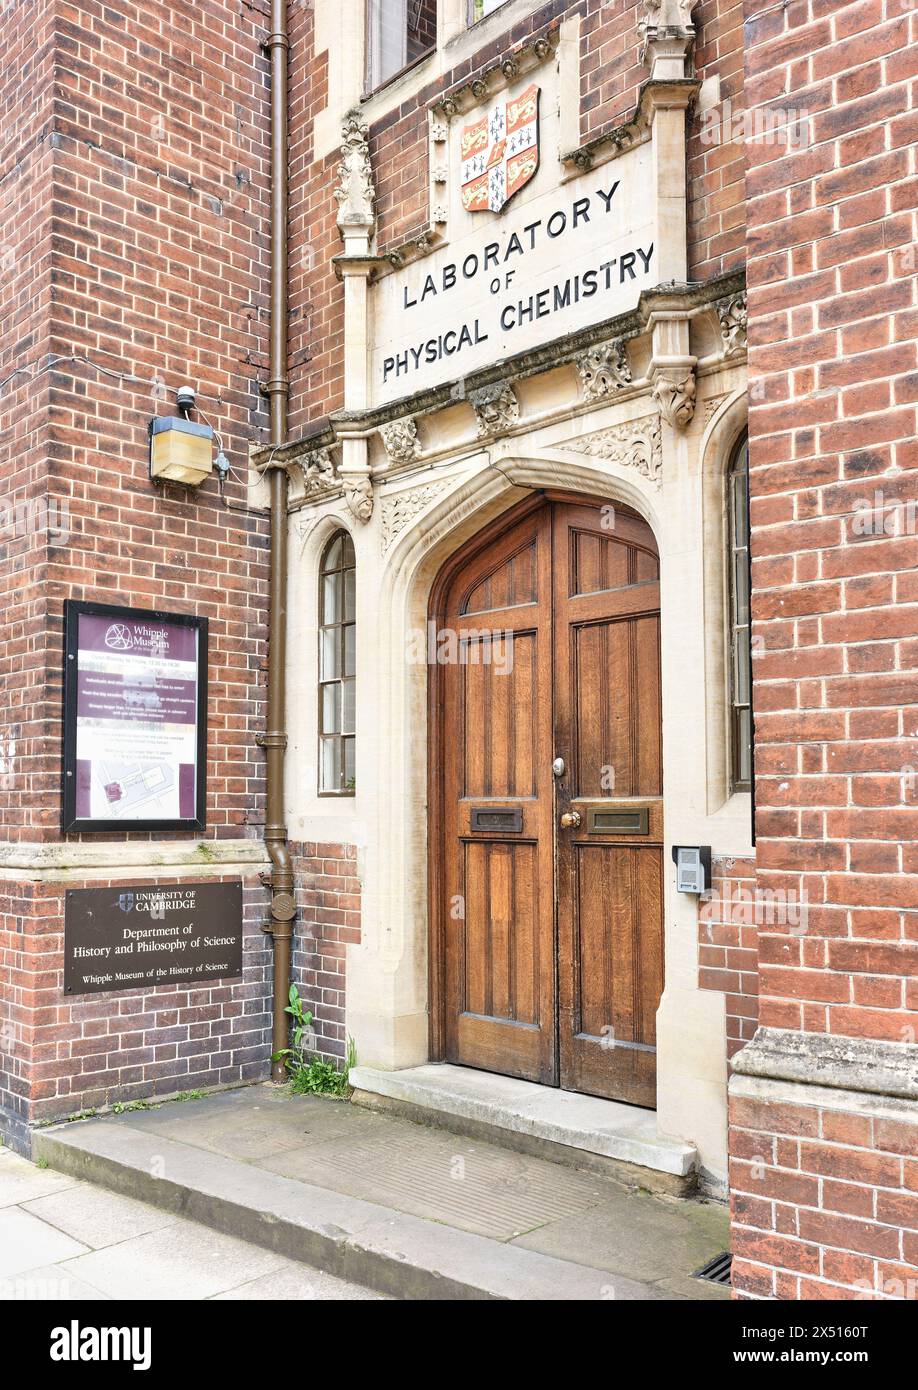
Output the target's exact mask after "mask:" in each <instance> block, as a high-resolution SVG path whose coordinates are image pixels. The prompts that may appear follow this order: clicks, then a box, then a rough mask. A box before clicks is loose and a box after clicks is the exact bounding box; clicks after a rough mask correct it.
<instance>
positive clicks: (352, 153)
mask: <svg viewBox="0 0 918 1390" xmlns="http://www.w3.org/2000/svg"><path fill="white" fill-rule="evenodd" d="M335 198H336V199H337V202H338V226H339V228H340V229H341V232H342V235H343V234H344V233H345V232H346V231H347V229H348V228H353V229H354V230H362V231H364V232H366V233H367V234H370V233H371V232H372V230H373V227H374V225H375V217H374V212H373V204H374V202H375V199H376V190H375V188H374V187H373V169H372V166H371V164H370V130H369V127H368V125H367V123H366V121H365V120H364V117H363V116H362V114H361V113H360V112H359V111H348V113H347V115H346V116H345V118H344V123H343V125H342V128H341V162H340V164H339V165H338V184H337V187H336V188H335Z"/></svg>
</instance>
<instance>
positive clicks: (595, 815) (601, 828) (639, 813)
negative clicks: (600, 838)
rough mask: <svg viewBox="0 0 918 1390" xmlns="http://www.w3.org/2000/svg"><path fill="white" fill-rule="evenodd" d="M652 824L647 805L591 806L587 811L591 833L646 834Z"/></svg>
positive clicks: (589, 831) (588, 826) (588, 830)
mask: <svg viewBox="0 0 918 1390" xmlns="http://www.w3.org/2000/svg"><path fill="white" fill-rule="evenodd" d="M649 826H650V811H649V809H648V808H647V807H646V806H626V807H616V808H615V809H614V810H613V809H612V807H609V809H608V810H606V809H605V808H604V807H602V806H591V807H590V809H589V810H588V811H587V834H589V835H646V834H647V831H648V829H649Z"/></svg>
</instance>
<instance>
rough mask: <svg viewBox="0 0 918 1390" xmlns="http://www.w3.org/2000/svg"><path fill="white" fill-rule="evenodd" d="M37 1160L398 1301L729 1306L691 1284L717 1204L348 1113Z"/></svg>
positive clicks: (287, 1105) (57, 1138) (327, 1108)
mask: <svg viewBox="0 0 918 1390" xmlns="http://www.w3.org/2000/svg"><path fill="white" fill-rule="evenodd" d="M35 1145H36V1152H37V1153H40V1154H44V1155H45V1157H46V1158H47V1160H48V1161H49V1162H50V1163H51V1165H52V1166H53V1167H55V1168H57V1169H61V1170H63V1171H66V1172H68V1173H70V1174H71V1175H72V1176H73V1177H76V1178H78V1179H89V1180H91V1181H93V1182H95V1183H98V1184H102V1185H105V1186H107V1187H108V1188H110V1189H113V1190H114V1191H116V1192H119V1193H121V1194H124V1195H125V1196H128V1197H131V1198H133V1199H135V1200H136V1199H142V1201H143V1202H145V1203H148V1204H151V1205H152V1206H154V1207H156V1208H158V1209H159V1210H160V1214H164V1213H165V1214H168V1215H170V1216H171V1217H173V1218H180V1219H182V1220H184V1221H186V1222H187V1220H188V1218H192V1219H193V1220H195V1221H197V1222H201V1223H202V1224H204V1225H207V1226H209V1227H211V1228H212V1229H213V1230H214V1231H218V1232H222V1233H223V1234H224V1235H227V1236H231V1237H234V1238H236V1239H237V1240H240V1239H241V1240H243V1241H245V1242H247V1243H248V1244H249V1245H253V1246H262V1247H264V1248H266V1249H267V1250H269V1251H270V1252H271V1254H272V1255H274V1256H281V1257H283V1259H284V1260H285V1262H286V1261H302V1262H304V1263H305V1264H312V1265H314V1266H316V1267H318V1268H320V1269H322V1270H324V1271H326V1272H327V1273H329V1274H331V1275H335V1276H337V1277H339V1278H344V1279H345V1280H347V1281H348V1282H350V1283H352V1284H354V1283H356V1284H359V1285H363V1286H367V1287H372V1288H376V1289H379V1290H380V1291H383V1292H386V1293H389V1294H391V1295H393V1296H395V1297H399V1298H412V1299H431V1298H451V1299H454V1298H462V1299H467V1298H473V1299H474V1298H486V1299H491V1298H497V1299H517V1300H519V1299H578V1300H579V1299H630V1300H636V1299H703V1298H715V1299H716V1298H724V1297H728V1296H729V1291H728V1290H727V1289H724V1288H722V1287H718V1286H715V1285H711V1284H707V1283H703V1282H701V1281H699V1280H696V1279H694V1278H692V1274H693V1271H694V1270H695V1269H697V1268H698V1267H699V1266H700V1265H702V1264H704V1263H705V1262H706V1261H707V1260H709V1259H710V1258H712V1257H713V1256H714V1255H716V1254H718V1253H719V1252H720V1251H722V1250H724V1249H725V1248H726V1247H727V1244H728V1238H727V1230H728V1223H727V1213H726V1210H725V1208H724V1207H723V1206H721V1205H720V1204H719V1203H716V1202H710V1201H704V1200H697V1199H694V1200H680V1199H676V1198H672V1197H670V1198H666V1197H658V1196H653V1195H651V1194H650V1193H646V1192H642V1191H634V1190H629V1189H627V1188H625V1187H624V1186H621V1185H620V1184H619V1183H617V1182H615V1181H613V1180H611V1179H610V1178H608V1177H605V1176H601V1175H599V1174H596V1173H593V1172H584V1171H580V1170H579V1169H576V1168H570V1167H565V1166H561V1165H559V1164H557V1163H553V1162H549V1161H547V1160H545V1159H542V1158H538V1157H534V1156H532V1155H529V1154H521V1153H516V1152H512V1151H509V1150H507V1149H506V1148H504V1147H500V1146H498V1145H496V1144H492V1143H488V1142H486V1141H484V1140H482V1139H479V1138H474V1139H471V1138H467V1137H463V1136H460V1135H455V1134H452V1133H450V1132H447V1131H443V1130H440V1129H436V1128H429V1127H427V1126H425V1125H420V1124H416V1123H412V1122H411V1121H410V1120H407V1119H403V1118H400V1117H395V1116H392V1115H388V1114H379V1113H376V1112H374V1111H372V1110H367V1109H364V1108H361V1107H357V1106H354V1105H352V1104H350V1103H348V1102H347V1101H336V1100H330V1099H327V1098H324V1097H318V1096H291V1095H289V1094H288V1093H287V1092H286V1091H285V1090H278V1089H276V1088H274V1087H272V1086H270V1085H262V1086H254V1087H248V1088H244V1089H241V1090H235V1091H227V1092H223V1093H221V1094H218V1095H211V1096H208V1097H205V1098H203V1099H200V1100H192V1101H186V1102H182V1103H179V1104H166V1105H161V1106H158V1107H156V1108H151V1109H145V1110H136V1111H132V1112H130V1113H126V1114H122V1115H120V1116H111V1117H105V1118H98V1119H93V1120H89V1121H81V1122H77V1123H73V1124H68V1125H63V1126H58V1127H56V1128H52V1129H46V1130H40V1131H38V1132H37V1134H36V1137H35ZM68 1234H69V1235H71V1237H72V1238H75V1239H79V1231H78V1230H77V1229H75V1228H71V1230H70V1231H69V1232H68ZM138 1238H139V1239H146V1240H149V1241H150V1242H151V1245H152V1236H151V1235H150V1234H147V1235H144V1236H139V1237H138ZM72 1258H73V1264H74V1272H75V1273H78V1272H79V1271H78V1270H77V1268H76V1266H77V1265H78V1263H79V1258H81V1257H72ZM82 1258H91V1257H82ZM68 1263H69V1262H68ZM101 1263H102V1262H101V1261H98V1260H96V1261H95V1263H94V1264H92V1265H88V1266H84V1268H96V1267H98V1266H99V1265H100V1264H101ZM288 1273H291V1274H292V1271H290V1270H289V1269H288ZM259 1277H261V1271H258V1272H256V1273H253V1274H252V1276H251V1279H250V1280H249V1282H252V1281H253V1280H254V1279H257V1278H259ZM237 1282H238V1284H240V1285H241V1284H242V1283H243V1282H245V1281H244V1279H243V1278H240V1279H239V1280H238V1281H237ZM201 1296H204V1297H210V1296H213V1294H211V1293H207V1294H203V1295H201Z"/></svg>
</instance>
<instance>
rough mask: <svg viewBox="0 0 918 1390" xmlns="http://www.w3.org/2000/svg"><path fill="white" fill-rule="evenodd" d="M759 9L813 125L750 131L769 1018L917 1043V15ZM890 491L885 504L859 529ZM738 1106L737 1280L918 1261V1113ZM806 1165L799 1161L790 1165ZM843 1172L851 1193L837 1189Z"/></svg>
mask: <svg viewBox="0 0 918 1390" xmlns="http://www.w3.org/2000/svg"><path fill="white" fill-rule="evenodd" d="M747 14H748V22H747V28H746V41H747V52H746V94H747V98H748V102H749V105H750V107H751V108H753V109H758V110H762V111H764V110H772V111H774V110H776V109H778V110H780V109H781V108H782V107H784V108H786V107H793V108H798V109H802V110H803V111H804V112H805V114H806V133H807V140H806V141H805V143H803V144H801V145H800V147H799V148H796V149H788V148H787V147H786V146H785V145H782V144H781V143H778V142H775V141H770V142H766V141H762V142H754V141H753V142H750V143H749V144H748V146H747V159H748V175H747V198H748V203H747V220H748V226H749V233H748V243H747V246H748V271H747V274H748V282H749V339H750V430H749V442H750V479H751V491H752V528H753V533H752V556H753V561H752V564H753V631H754V641H755V645H756V647H757V649H758V655H757V657H756V659H755V661H754V663H753V664H754V672H755V693H754V705H755V710H756V771H757V780H756V804H757V830H758V841H757V879H758V884H759V887H760V888H763V889H770V890H778V891H781V892H785V893H791V894H795V895H796V896H797V897H798V899H800V900H803V901H805V903H806V930H805V932H804V933H802V934H801V933H799V932H796V933H795V932H794V931H793V930H791V929H790V928H789V927H788V926H786V925H784V926H782V925H780V924H776V925H774V926H772V927H770V928H768V929H767V930H766V929H764V928H763V929H760V933H759V942H760V951H761V962H760V970H759V975H760V995H761V1004H760V1021H761V1023H762V1024H764V1025H769V1026H771V1027H773V1028H778V1029H793V1030H800V1031H802V1032H803V1033H804V1034H810V1033H812V1034H827V1033H828V1034H840V1035H844V1036H848V1037H854V1038H859V1039H886V1040H889V1041H890V1042H892V1043H894V1044H896V1045H900V1044H901V1045H903V1046H904V1045H906V1044H910V1043H911V1044H913V1043H914V1039H915V1029H916V1025H918V1008H916V1005H918V994H916V989H915V980H916V976H918V971H916V941H918V925H916V919H915V912H914V908H915V904H916V902H918V857H916V855H915V854H914V853H913V851H912V848H911V846H912V845H913V844H914V842H915V840H916V831H918V807H916V805H915V802H914V795H913V792H912V790H911V787H910V780H909V777H910V774H909V772H908V769H909V768H910V767H913V766H914V765H915V752H916V745H915V733H916V722H915V706H916V704H918V643H916V641H915V638H914V634H915V633H916V631H918V601H916V600H918V585H916V582H915V566H916V562H918V539H916V536H915V533H914V529H915V528H914V521H912V523H911V524H909V522H908V519H907V512H906V510H905V509H904V507H903V505H902V504H904V503H906V502H907V501H908V500H909V499H910V498H912V497H913V496H914V476H915V474H914V470H915V468H916V467H918V449H916V445H915V434H916V430H915V426H916V419H915V401H916V397H918V371H916V367H918V348H916V341H915V340H916V326H918V319H916V314H915V244H916V236H915V231H916V229H915V214H914V209H915V204H916V191H918V190H916V184H915V179H914V173H913V168H912V162H911V157H910V153H909V146H913V145H914V141H915V134H916V124H915V113H914V109H913V106H914V95H913V94H914V83H915V77H916V75H918V43H916V41H918V15H916V14H915V13H914V12H912V11H910V10H909V9H907V8H906V7H904V6H902V5H899V4H889V5H884V4H883V3H881V0H860V3H852V4H840V3H838V2H837V0H831V2H830V3H827V2H826V0H812V3H809V4H808V3H792V4H791V5H789V6H788V7H787V8H786V9H778V8H776V7H771V8H767V9H766V10H764V11H762V10H761V7H759V6H758V5H755V4H749V5H748V7H747ZM876 494H879V495H880V497H881V499H882V503H883V508H885V515H886V516H887V517H892V518H893V524H891V525H890V526H889V528H888V529H886V528H884V526H883V525H882V524H879V525H875V526H873V527H868V528H867V529H866V531H865V527H864V512H865V505H867V506H869V507H870V508H872V507H873V506H874V504H875V495H876ZM883 508H881V510H883ZM733 1122H734V1126H735V1130H734V1134H735V1140H734V1142H735V1143H736V1144H740V1145H745V1144H746V1143H747V1137H748V1136H747V1135H746V1131H748V1130H753V1131H755V1132H756V1134H757V1136H764V1138H762V1139H760V1138H759V1137H756V1139H755V1140H754V1143H756V1144H760V1150H759V1151H760V1153H761V1154H762V1156H763V1165H762V1166H760V1169H759V1176H758V1179H757V1182H758V1186H755V1185H754V1184H752V1183H750V1182H748V1181H745V1180H743V1181H742V1182H741V1183H740V1185H739V1190H740V1193H741V1195H740V1196H738V1197H737V1199H736V1201H735V1204H734V1218H735V1221H736V1228H735V1239H736V1241H737V1247H736V1248H737V1253H738V1255H739V1256H740V1262H739V1263H738V1264H737V1267H736V1268H737V1274H736V1283H737V1287H738V1289H739V1291H740V1292H741V1293H743V1294H746V1295H750V1296H754V1295H757V1294H759V1293H761V1292H762V1291H765V1292H766V1293H767V1292H769V1291H772V1290H773V1291H774V1293H775V1294H776V1295H777V1296H778V1297H796V1296H797V1293H795V1292H794V1290H795V1289H796V1290H798V1291H799V1293H800V1294H801V1295H802V1296H805V1297H809V1296H824V1295H825V1294H826V1292H827V1290H828V1289H829V1288H830V1287H831V1289H832V1290H834V1291H835V1292H837V1286H838V1285H843V1286H844V1287H845V1289H846V1290H848V1291H849V1293H850V1292H851V1291H853V1290H855V1288H856V1286H857V1283H858V1280H859V1279H860V1277H861V1276H862V1275H863V1274H865V1272H866V1273H869V1274H870V1275H871V1276H872V1278H873V1279H874V1281H875V1283H874V1284H873V1285H872V1287H875V1288H876V1289H878V1290H881V1291H882V1289H883V1279H884V1278H885V1274H886V1272H888V1270H889V1269H891V1268H892V1267H893V1266H895V1265H896V1263H897V1262H900V1263H903V1264H904V1265H906V1266H907V1267H909V1268H911V1271H912V1274H913V1275H914V1274H915V1273H918V1268H916V1267H915V1266H916V1263H918V1262H916V1246H915V1234H914V1232H915V1227H916V1224H918V1223H916V1203H915V1198H914V1196H913V1195H908V1190H909V1189H910V1190H911V1192H912V1193H913V1192H914V1185H913V1184H914V1173H913V1171H912V1169H911V1167H908V1169H907V1171H906V1172H905V1173H903V1172H902V1164H901V1155H902V1154H903V1153H905V1152H912V1153H914V1145H915V1132H914V1129H911V1130H909V1131H905V1130H901V1131H900V1130H897V1129H895V1128H894V1127H886V1126H885V1125H883V1124H881V1123H880V1122H879V1121H878V1120H873V1121H872V1122H871V1123H872V1124H873V1132H872V1133H870V1132H868V1128H867V1125H866V1123H864V1117H863V1115H860V1114H852V1115H851V1116H850V1117H849V1119H848V1120H847V1121H845V1120H843V1119H838V1120H835V1119H833V1120H832V1122H831V1123H832V1125H833V1126H837V1128H838V1130H839V1136H838V1137H836V1138H835V1139H834V1141H833V1142H835V1143H838V1144H839V1145H841V1147H840V1148H838V1149H837V1150H832V1151H831V1154H832V1157H833V1160H837V1167H836V1168H835V1169H834V1170H833V1171H832V1172H831V1174H830V1173H829V1172H828V1171H827V1172H826V1173H825V1175H824V1176H825V1179H826V1180H823V1177H819V1178H818V1179H817V1178H816V1177H815V1176H813V1175H814V1174H816V1173H817V1171H818V1172H820V1173H821V1172H822V1170H817V1169H816V1168H814V1167H813V1166H812V1164H813V1162H814V1161H815V1160H814V1159H813V1157H812V1154H813V1150H814V1146H816V1142H817V1141H818V1140H819V1139H820V1138H822V1139H825V1138H827V1137H828V1135H827V1133H826V1126H827V1124H828V1123H829V1122H828V1120H827V1117H826V1115H825V1114H821V1113H817V1111H815V1110H812V1109H808V1108H807V1107H803V1108H801V1109H800V1110H797V1109H796V1108H794V1109H792V1110H789V1111H787V1112H786V1113H785V1111H784V1110H783V1109H781V1108H774V1107H771V1106H768V1105H767V1104H763V1106H762V1108H761V1110H760V1111H757V1112H756V1113H755V1115H754V1116H753V1115H750V1114H749V1113H748V1111H747V1107H746V1104H745V1102H743V1101H740V1100H736V1101H735V1103H734V1115H733ZM846 1126H847V1127H848V1128H849V1129H850V1131H851V1133H850V1135H848V1134H842V1133H841V1131H843V1130H844V1129H845V1127H846ZM770 1132H771V1133H772V1134H773V1135H774V1136H777V1137H776V1138H775V1139H774V1142H773V1143H772V1142H771V1140H770V1139H769V1138H768V1136H769V1133H770ZM782 1135H784V1136H791V1137H790V1138H781V1136H782ZM798 1135H799V1136H800V1138H798V1137H797V1136H798ZM855 1135H856V1136H857V1137H854V1136H855ZM803 1138H805V1139H806V1140H807V1141H808V1142H807V1143H806V1144H804V1143H803V1142H802V1139H803ZM907 1145H911V1146H912V1147H911V1149H908V1148H907V1147H902V1146H907ZM872 1147H875V1148H876V1149H877V1150H878V1151H879V1152H878V1153H877V1154H876V1155H873V1154H871V1153H869V1152H868V1151H869V1150H870V1149H871V1148H872ZM849 1149H850V1152H849ZM855 1149H858V1150H862V1151H863V1152H861V1153H860V1154H859V1155H858V1154H854V1150H855ZM734 1155H735V1158H736V1159H737V1160H741V1159H743V1158H744V1157H745V1155H744V1153H743V1152H741V1151H740V1150H739V1149H737V1148H734ZM852 1155H853V1156H852ZM896 1155H899V1157H896ZM798 1160H799V1163H798ZM798 1166H799V1168H800V1169H801V1171H802V1172H803V1173H805V1174H810V1175H811V1176H809V1177H805V1178H804V1177H796V1176H792V1177H789V1176H788V1173H787V1172H786V1171H785V1170H790V1173H791V1174H792V1175H793V1174H795V1172H796V1170H797V1168H798ZM849 1174H850V1175H851V1177H852V1181H853V1182H854V1183H855V1184H860V1189H859V1191H858V1192H857V1193H853V1192H843V1191H840V1190H837V1189H838V1188H839V1186H840V1184H842V1183H844V1182H845V1181H846V1175H849ZM830 1176H831V1177H832V1178H833V1179H835V1180H836V1181H835V1183H834V1185H830V1183H829V1181H828V1178H829V1177H830ZM770 1189H773V1191H772V1192H771V1195H769V1194H770ZM846 1202H849V1203H851V1205H850V1206H847V1205H845V1203H846ZM841 1213H845V1214H844V1215H842V1214H841ZM897 1225H898V1226H899V1227H901V1229H899V1230H898V1231H897V1229H896V1227H897ZM820 1244H822V1245H824V1246H825V1247H826V1249H824V1250H822V1251H820V1250H819V1249H817V1246H818V1245H820ZM829 1247H831V1251H830V1249H829ZM832 1252H834V1253H832ZM838 1252H841V1253H840V1254H839V1253H838ZM753 1265H754V1266H755V1267H754V1268H753ZM867 1265H869V1266H870V1268H869V1270H867V1269H866V1266H867ZM798 1276H800V1282H799V1284H798V1283H797V1279H798ZM912 1296H914V1294H913V1295H912Z"/></svg>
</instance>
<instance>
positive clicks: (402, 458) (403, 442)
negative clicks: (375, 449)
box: [379, 415, 421, 463]
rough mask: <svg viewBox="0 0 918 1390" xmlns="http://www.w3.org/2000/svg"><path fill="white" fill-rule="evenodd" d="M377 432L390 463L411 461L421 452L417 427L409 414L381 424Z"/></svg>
mask: <svg viewBox="0 0 918 1390" xmlns="http://www.w3.org/2000/svg"><path fill="white" fill-rule="evenodd" d="M379 433H380V435H381V436H382V442H383V444H384V445H385V448H386V453H387V454H388V455H389V459H390V462H392V463H411V462H412V460H413V459H416V458H417V456H418V454H419V453H420V452H421V442H420V440H419V439H418V427H417V425H416V424H415V423H414V420H413V419H412V418H411V416H410V415H407V416H406V417H405V418H404V419H403V420H392V421H391V422H390V423H389V424H388V425H382V426H381V427H380V431H379Z"/></svg>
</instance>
